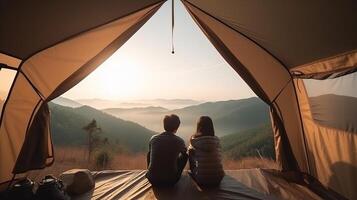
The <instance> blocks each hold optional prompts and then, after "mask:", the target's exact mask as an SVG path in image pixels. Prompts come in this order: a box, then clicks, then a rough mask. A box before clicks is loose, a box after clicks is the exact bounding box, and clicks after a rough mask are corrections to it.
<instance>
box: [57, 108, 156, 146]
mask: <svg viewBox="0 0 357 200" xmlns="http://www.w3.org/2000/svg"><path fill="white" fill-rule="evenodd" d="M50 109H51V117H52V121H51V123H52V124H51V126H52V127H51V128H52V135H53V142H54V144H55V145H60V146H61V145H62V146H63V145H67V146H68V145H73V146H74V145H77V146H78V145H84V144H86V141H87V140H86V133H85V132H84V131H83V130H82V127H84V126H85V125H87V124H88V123H89V122H91V120H92V119H95V120H96V121H97V124H98V125H99V126H100V127H101V129H102V130H103V134H102V138H105V137H107V138H108V139H109V142H110V143H114V144H120V145H122V146H124V147H125V148H127V149H128V150H129V151H133V152H138V151H144V150H147V143H148V141H149V139H150V137H151V136H152V135H153V134H155V132H153V131H151V130H149V129H146V128H144V127H142V126H140V125H139V124H136V123H133V122H130V121H124V120H122V119H119V118H116V117H113V116H111V115H108V114H106V113H104V112H102V111H98V110H96V109H94V108H91V107H88V106H82V107H79V108H70V107H64V106H60V105H57V104H54V103H50Z"/></svg>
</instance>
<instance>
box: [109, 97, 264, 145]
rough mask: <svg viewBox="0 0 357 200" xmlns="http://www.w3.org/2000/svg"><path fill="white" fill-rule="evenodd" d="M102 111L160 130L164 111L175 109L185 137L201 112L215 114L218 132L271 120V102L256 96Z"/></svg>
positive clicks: (249, 126)
mask: <svg viewBox="0 0 357 200" xmlns="http://www.w3.org/2000/svg"><path fill="white" fill-rule="evenodd" d="M103 111H104V112H106V113H109V114H112V115H114V116H117V117H119V118H122V119H127V120H130V121H134V122H137V123H139V124H142V125H144V126H145V127H148V128H149V129H151V130H155V131H158V132H160V131H162V119H163V117H164V115H166V114H171V113H175V114H177V115H178V116H179V117H180V119H181V126H180V128H179V130H178V133H179V135H181V136H182V137H184V138H186V139H187V138H189V136H190V135H191V134H192V133H193V132H194V130H195V128H196V127H195V126H196V122H197V119H198V118H199V117H200V116H202V115H208V116H211V117H212V118H213V122H214V125H215V129H216V133H217V135H218V136H223V135H227V134H229V133H233V132H237V131H243V130H248V129H251V128H254V127H257V126H262V125H264V124H267V123H269V120H270V119H269V109H268V106H267V105H266V104H265V103H264V102H263V101H261V100H260V99H258V98H256V97H253V98H248V99H241V100H230V101H218V102H207V103H203V104H199V105H195V106H188V107H185V108H182V109H175V110H168V109H164V108H162V107H147V108H129V109H122V108H112V109H105V110H103Z"/></svg>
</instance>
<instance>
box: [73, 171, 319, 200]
mask: <svg viewBox="0 0 357 200" xmlns="http://www.w3.org/2000/svg"><path fill="white" fill-rule="evenodd" d="M145 173H146V171H145V170H131V171H129V170H117V171H98V172H93V176H94V180H95V187H94V190H92V191H90V192H88V193H85V194H83V195H80V196H76V197H73V199H78V200H81V199H147V200H149V199H163V200H165V199H170V200H175V199H178V200H182V199H187V200H189V199H227V200H228V199H255V200H257V199H264V200H266V199H296V200H297V199H312V200H313V199H316V200H318V199H321V198H320V197H319V196H317V195H316V194H314V193H313V192H312V191H310V190H309V189H308V188H306V187H304V186H301V185H298V184H295V183H291V182H288V181H287V180H285V179H284V178H282V177H279V176H276V175H274V174H272V173H270V172H268V171H265V170H261V169H243V170H227V171H225V173H226V176H225V177H224V178H223V180H222V182H221V184H220V186H219V187H217V188H200V187H199V186H198V185H197V184H196V183H195V182H194V181H193V180H192V179H191V178H190V176H189V175H188V174H187V171H184V173H183V176H182V177H181V179H180V181H179V182H178V183H177V184H176V185H175V186H174V187H173V188H153V187H152V186H151V184H150V183H149V182H148V180H147V179H146V178H145Z"/></svg>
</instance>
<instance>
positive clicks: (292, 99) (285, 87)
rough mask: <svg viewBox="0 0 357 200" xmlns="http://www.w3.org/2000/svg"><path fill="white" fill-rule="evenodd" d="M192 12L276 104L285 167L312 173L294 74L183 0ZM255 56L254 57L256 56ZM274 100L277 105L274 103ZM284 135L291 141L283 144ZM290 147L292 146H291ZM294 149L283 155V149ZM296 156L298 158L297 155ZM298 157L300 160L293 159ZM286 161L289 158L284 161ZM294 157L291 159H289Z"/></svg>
mask: <svg viewBox="0 0 357 200" xmlns="http://www.w3.org/2000/svg"><path fill="white" fill-rule="evenodd" d="M183 3H184V4H185V6H186V8H187V9H188V11H189V13H190V14H191V16H192V17H193V19H194V20H195V21H196V23H197V24H198V25H199V26H200V28H201V29H202V30H203V32H204V33H205V34H206V36H207V37H208V38H209V39H210V41H211V42H212V44H213V45H214V46H215V47H216V48H217V50H218V51H219V52H220V54H221V55H222V56H223V57H224V58H225V59H226V61H227V62H228V63H229V64H230V65H231V66H232V67H233V68H234V69H235V70H236V71H237V72H238V73H239V74H240V76H241V77H242V78H243V79H244V80H245V81H246V82H247V84H248V85H249V86H250V87H251V88H252V89H253V91H254V92H255V93H256V94H257V95H258V96H259V97H261V98H262V99H263V100H264V101H265V102H267V103H268V104H270V105H271V106H274V107H275V108H274V109H276V110H277V113H278V114H279V115H275V116H279V117H280V120H281V121H282V122H283V123H284V128H280V129H275V130H276V131H277V132H276V140H275V141H276V146H277V150H278V152H277V155H279V156H283V155H284V156H289V157H293V158H282V157H278V161H279V162H280V164H282V167H283V168H284V169H290V170H302V171H303V172H308V165H307V158H306V154H305V153H304V144H303V142H304V141H303V137H302V135H303V134H302V128H301V123H300V116H299V111H298V107H297V106H298V104H297V99H296V95H295V89H294V85H293V83H292V81H291V75H290V73H289V71H288V70H287V69H285V67H284V66H283V65H282V64H280V62H279V61H278V60H276V59H275V58H274V57H273V56H272V55H270V54H269V53H268V52H266V51H265V50H264V49H262V48H261V47H260V46H258V45H257V44H255V43H254V42H253V41H251V40H249V39H248V38H246V37H245V36H244V35H242V34H240V33H239V32H237V31H235V30H234V29H232V28H230V27H228V26H226V25H224V24H223V23H221V22H219V21H218V20H217V19H215V18H213V17H212V16H210V15H208V14H207V13H204V12H203V11H202V10H200V9H198V8H196V7H195V6H193V5H192V4H190V3H188V2H186V1H183ZM253 57H254V59H252V58H253ZM273 102H275V104H274V105H273ZM282 135H284V137H287V138H288V139H289V140H286V141H285V142H289V141H294V142H291V143H290V145H281V143H279V142H278V141H281V139H280V137H281V136H282ZM287 148H291V150H290V149H287ZM283 151H285V152H293V154H287V153H285V154H283V153H282V152H283ZM294 156H295V157H294ZM295 159H296V160H297V163H298V166H296V162H293V160H295ZM283 160H285V161H283ZM288 160H290V161H291V162H286V161H288Z"/></svg>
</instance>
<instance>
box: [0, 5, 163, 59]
mask: <svg viewBox="0 0 357 200" xmlns="http://www.w3.org/2000/svg"><path fill="white" fill-rule="evenodd" d="M160 1H162V0H140V1H130V0H119V1H118V0H108V1H105V2H103V1H100V0H77V1H59V0H57V1H51V2H43V1H40V0H35V1H25V2H24V1H19V0H14V1H1V3H0V19H1V23H0V52H1V53H3V54H5V55H9V56H11V57H15V58H18V59H21V60H26V59H27V58H29V57H31V56H32V55H34V54H36V53H37V52H40V51H42V50H44V49H46V48H48V47H50V46H53V45H54V44H57V43H60V42H62V41H65V40H68V39H69V38H71V37H74V36H76V35H78V34H80V33H83V32H86V31H89V30H92V29H94V28H96V27H99V26H102V25H104V24H108V23H110V22H111V21H115V20H117V19H120V18H123V17H125V16H127V15H130V14H133V13H134V12H137V11H139V10H141V9H143V8H146V7H149V6H152V5H154V4H157V3H159V2H160ZM30 8H31V9H30ZM14 13H16V15H14Z"/></svg>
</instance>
